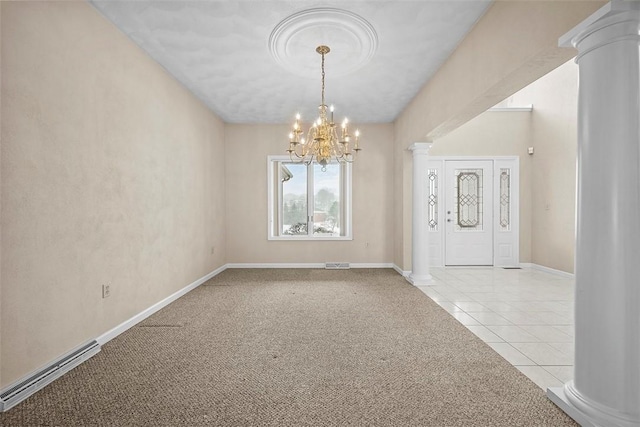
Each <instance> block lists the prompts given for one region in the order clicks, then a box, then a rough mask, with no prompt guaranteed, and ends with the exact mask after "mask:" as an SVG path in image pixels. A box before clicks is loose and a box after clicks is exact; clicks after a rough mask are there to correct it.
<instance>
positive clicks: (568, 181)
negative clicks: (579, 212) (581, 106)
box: [509, 60, 578, 272]
mask: <svg viewBox="0 0 640 427" xmlns="http://www.w3.org/2000/svg"><path fill="white" fill-rule="evenodd" d="M509 101H510V102H512V103H513V104H514V105H516V104H524V103H526V104H533V112H532V113H531V129H532V135H531V136H532V144H531V145H532V146H533V147H534V149H535V154H534V155H533V156H531V160H532V169H531V170H532V177H531V194H532V202H531V221H532V222H531V230H532V233H531V235H532V240H531V262H533V263H535V264H539V265H543V266H545V267H551V268H554V269H557V270H562V271H566V272H573V260H574V248H575V203H576V156H577V154H576V150H577V141H578V136H577V132H578V130H577V129H578V66H577V65H576V64H575V62H574V61H573V60H570V61H568V62H567V63H566V64H564V65H562V66H560V67H559V68H557V69H556V70H554V71H552V72H551V73H549V74H548V75H546V76H544V77H542V78H541V79H539V80H538V81H536V82H534V83H532V84H531V85H529V86H527V87H526V88H525V89H523V90H521V91H519V92H518V93H516V94H514V95H513V97H511V98H510V99H509Z"/></svg>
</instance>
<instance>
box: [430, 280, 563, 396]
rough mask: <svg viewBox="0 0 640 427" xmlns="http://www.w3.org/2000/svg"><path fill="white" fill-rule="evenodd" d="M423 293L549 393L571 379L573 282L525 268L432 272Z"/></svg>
mask: <svg viewBox="0 0 640 427" xmlns="http://www.w3.org/2000/svg"><path fill="white" fill-rule="evenodd" d="M431 274H432V275H433V277H434V284H433V285H431V286H420V287H419V288H420V290H422V291H423V292H424V293H425V294H427V295H428V296H429V297H431V299H433V300H434V301H435V302H436V303H438V304H439V305H440V306H441V307H442V308H444V309H445V310H446V311H447V312H449V313H450V314H451V315H452V316H453V317H455V318H456V319H458V321H459V322H460V323H462V324H463V325H465V326H466V327H467V328H468V329H469V330H470V331H471V332H473V333H474V334H476V335H477V336H478V337H479V338H480V339H482V340H483V341H484V342H486V343H487V344H488V345H489V346H491V348H493V349H494V350H495V351H496V352H497V353H498V354H500V355H501V356H502V357H504V358H505V359H506V360H507V361H509V363H511V364H512V365H513V366H515V367H516V368H518V369H519V370H520V371H521V372H522V373H524V374H525V375H526V376H527V377H529V378H530V379H531V380H532V381H533V382H535V383H536V384H537V385H539V386H540V387H541V388H542V389H544V390H546V389H547V387H556V386H561V385H562V384H564V383H565V382H567V381H569V380H571V379H572V377H573V358H574V356H573V354H574V353H573V300H574V294H573V290H574V281H573V279H570V278H565V277H561V276H558V275H554V274H550V273H546V272H543V271H538V270H533V269H530V268H523V269H520V270H517V269H516V270H505V269H502V268H493V267H446V268H432V269H431Z"/></svg>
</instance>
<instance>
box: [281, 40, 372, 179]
mask: <svg viewBox="0 0 640 427" xmlns="http://www.w3.org/2000/svg"><path fill="white" fill-rule="evenodd" d="M316 52H318V53H319V54H320V55H322V102H321V104H320V106H319V107H318V110H319V111H320V114H319V116H318V118H317V119H316V121H314V122H313V125H312V126H311V127H310V128H309V132H308V133H307V138H306V139H305V138H304V137H303V136H302V134H303V133H304V131H303V130H302V127H301V125H300V114H299V113H298V114H296V121H295V123H294V124H293V128H292V130H291V133H289V149H288V150H287V152H288V153H289V157H290V158H291V161H294V162H300V163H304V164H306V165H308V164H310V163H312V162H313V161H315V162H316V163H318V164H319V165H321V166H322V170H323V171H326V170H327V169H326V167H327V164H329V163H330V162H331V161H332V159H335V161H337V162H339V163H351V162H353V160H354V159H355V155H356V154H358V151H360V150H361V148H360V147H359V146H358V142H359V139H360V131H359V130H357V129H356V131H355V133H354V137H355V138H354V141H353V142H354V144H353V148H351V147H350V146H349V144H350V143H351V135H350V134H349V121H348V120H347V119H346V118H345V119H344V120H343V122H342V126H341V129H340V132H339V133H340V137H338V131H337V130H336V124H335V123H334V121H333V105H331V106H330V107H329V113H331V117H327V105H326V104H325V102H324V56H325V55H326V54H327V53H329V52H330V49H329V47H327V46H318V47H317V48H316Z"/></svg>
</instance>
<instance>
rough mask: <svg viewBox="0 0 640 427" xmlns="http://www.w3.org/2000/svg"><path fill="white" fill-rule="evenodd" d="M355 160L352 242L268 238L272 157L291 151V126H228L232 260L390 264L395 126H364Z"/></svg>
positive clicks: (229, 235) (228, 229)
mask: <svg viewBox="0 0 640 427" xmlns="http://www.w3.org/2000/svg"><path fill="white" fill-rule="evenodd" d="M359 127H360V129H361V131H362V133H363V136H362V141H363V143H362V147H363V151H361V152H360V154H359V157H358V159H357V160H356V162H355V163H354V164H353V170H352V172H353V240H351V241H296V242H286V241H273V240H271V241H269V240H267V185H266V181H267V156H268V155H278V154H286V152H285V150H286V149H287V141H288V140H287V135H288V133H289V130H288V127H287V125H231V124H227V126H226V137H225V141H226V150H225V155H226V161H225V162H224V164H225V167H226V181H227V204H226V206H227V212H226V216H227V262H229V263H323V262H327V261H329V262H330V261H340V262H352V263H390V262H391V260H392V257H393V214H394V213H393V202H394V197H393V192H392V190H393V125H391V124H386V125H384V124H382V125H359Z"/></svg>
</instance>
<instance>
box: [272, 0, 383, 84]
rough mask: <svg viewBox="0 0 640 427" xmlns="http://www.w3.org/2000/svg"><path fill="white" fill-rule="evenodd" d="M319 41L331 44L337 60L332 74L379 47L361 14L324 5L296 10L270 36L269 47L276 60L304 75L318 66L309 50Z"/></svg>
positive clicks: (352, 68)
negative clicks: (315, 64)
mask: <svg viewBox="0 0 640 427" xmlns="http://www.w3.org/2000/svg"><path fill="white" fill-rule="evenodd" d="M318 43H320V44H322V45H325V46H331V53H332V56H333V60H332V64H336V65H335V69H333V68H332V75H334V76H342V75H345V74H349V73H352V72H354V71H356V70H357V69H359V68H361V67H363V66H364V65H365V64H367V63H368V62H369V61H370V60H371V58H372V57H373V55H374V54H375V52H376V49H377V48H378V35H377V33H376V31H375V29H374V28H373V26H372V25H371V24H370V23H369V22H367V20H365V19H364V18H363V17H361V16H360V15H357V14H355V13H353V12H349V11H347V10H343V9H337V8H325V7H323V8H315V9H308V10H303V11H301V12H297V13H294V14H293V15H291V16H289V17H287V18H285V19H284V20H282V21H281V22H280V23H279V24H278V25H276V27H275V28H274V29H273V31H272V32H271V35H270V36H269V50H270V52H271V55H272V56H273V58H274V59H275V60H276V62H277V63H278V64H280V66H282V67H283V68H284V69H286V70H287V71H290V72H292V73H294V74H297V75H299V76H303V77H309V75H310V73H311V72H313V71H314V69H315V66H314V63H315V62H314V60H313V57H312V55H313V54H312V53H310V52H312V49H313V48H314V47H315V46H317V45H318ZM332 67H333V66H332Z"/></svg>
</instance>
